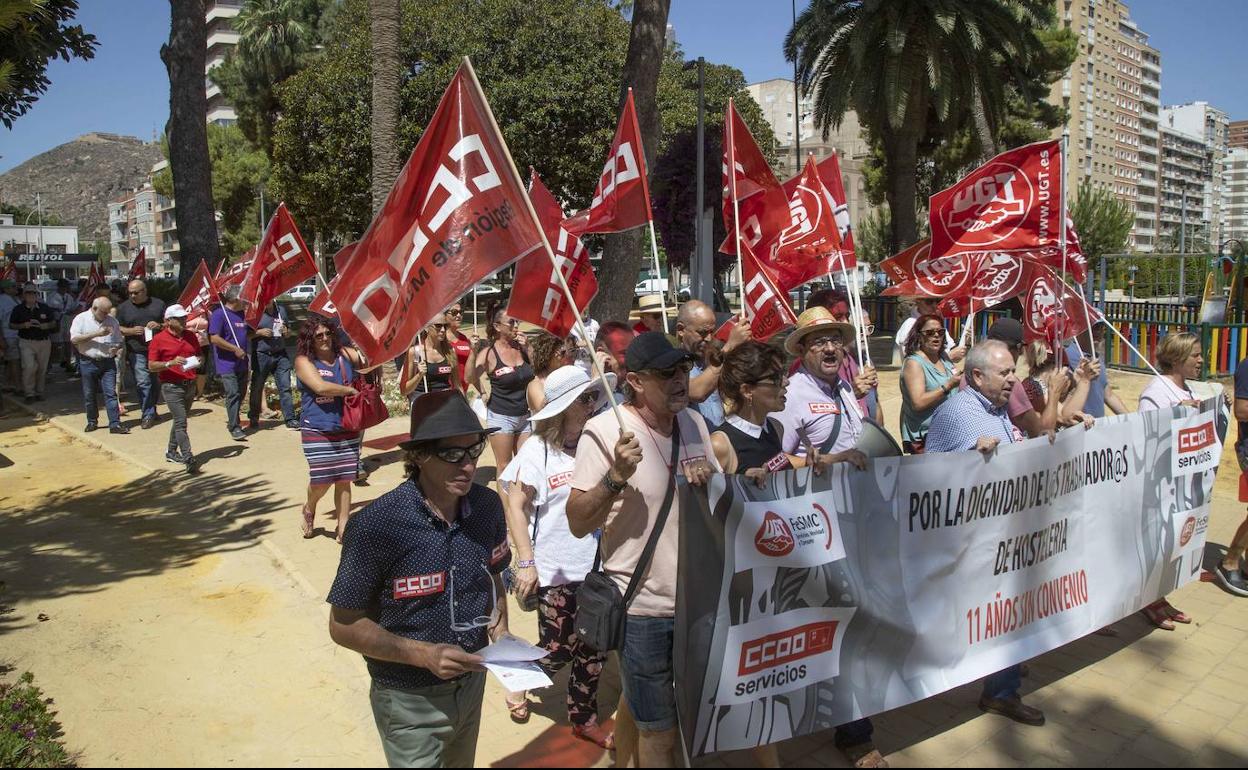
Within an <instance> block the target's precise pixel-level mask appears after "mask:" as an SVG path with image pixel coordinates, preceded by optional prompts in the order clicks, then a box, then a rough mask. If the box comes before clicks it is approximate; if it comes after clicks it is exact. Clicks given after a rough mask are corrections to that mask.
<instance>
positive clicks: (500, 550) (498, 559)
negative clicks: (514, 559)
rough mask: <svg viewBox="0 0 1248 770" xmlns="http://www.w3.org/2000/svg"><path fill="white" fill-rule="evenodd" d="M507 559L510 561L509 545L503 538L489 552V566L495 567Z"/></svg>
mask: <svg viewBox="0 0 1248 770" xmlns="http://www.w3.org/2000/svg"><path fill="white" fill-rule="evenodd" d="M509 561H511V546H509V545H507V541H506V540H504V541H503V542H501V543H499V544H498V545H497V546H495V548H494V550H493V551H492V552H490V566H491V567H497V566H498V565H499V564H503V563H506V562H509Z"/></svg>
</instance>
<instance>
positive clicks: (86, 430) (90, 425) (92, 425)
mask: <svg viewBox="0 0 1248 770" xmlns="http://www.w3.org/2000/svg"><path fill="white" fill-rule="evenodd" d="M99 429H100V426H98V425H96V424H95V423H93V422H89V423H87V427H85V428H83V429H82V432H83V433H90V432H91V431H93V430H99Z"/></svg>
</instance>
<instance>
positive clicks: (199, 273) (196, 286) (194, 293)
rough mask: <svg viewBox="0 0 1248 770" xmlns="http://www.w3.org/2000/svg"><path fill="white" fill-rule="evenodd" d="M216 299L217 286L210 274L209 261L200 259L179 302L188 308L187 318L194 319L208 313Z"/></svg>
mask: <svg viewBox="0 0 1248 770" xmlns="http://www.w3.org/2000/svg"><path fill="white" fill-rule="evenodd" d="M216 300H217V287H216V286H215V285H214V284H213V281H212V276H210V275H209V274H208V263H207V262H204V261H203V260H200V262H199V265H197V266H196V268H195V272H194V273H193V274H192V275H191V280H189V281H187V282H186V288H184V289H182V294H181V296H179V297H178V304H179V305H181V306H182V307H184V308H186V320H188V321H193V320H194V319H196V318H198V317H200V316H202V315H207V314H208V310H209V309H210V308H211V307H212V305H213V304H214V303H215V302H216Z"/></svg>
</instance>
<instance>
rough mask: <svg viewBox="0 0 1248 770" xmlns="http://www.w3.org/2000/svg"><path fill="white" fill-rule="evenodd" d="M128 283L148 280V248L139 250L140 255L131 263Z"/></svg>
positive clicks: (127, 278) (127, 276) (127, 275)
mask: <svg viewBox="0 0 1248 770" xmlns="http://www.w3.org/2000/svg"><path fill="white" fill-rule="evenodd" d="M126 280H127V281H136V280H137V281H146V280H147V247H146V246H144V247H142V248H140V249H139V253H138V254H136V255H135V257H134V261H133V262H131V263H130V272H128V273H127V274H126Z"/></svg>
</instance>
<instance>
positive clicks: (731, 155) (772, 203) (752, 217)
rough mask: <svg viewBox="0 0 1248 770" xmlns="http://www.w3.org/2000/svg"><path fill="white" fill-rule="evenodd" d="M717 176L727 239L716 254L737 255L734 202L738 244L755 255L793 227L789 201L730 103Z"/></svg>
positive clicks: (730, 102)
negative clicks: (737, 220) (719, 183)
mask: <svg viewBox="0 0 1248 770" xmlns="http://www.w3.org/2000/svg"><path fill="white" fill-rule="evenodd" d="M730 170H731V172H730ZM720 172H721V175H720V176H721V178H722V180H723V215H724V228H725V229H726V230H727V231H728V237H727V238H726V239H725V240H724V243H723V245H721V246H720V247H719V250H720V251H721V252H723V253H725V254H736V253H737V235H736V232H737V231H736V211H734V207H733V201H734V200H736V202H737V203H736V209H737V210H739V212H740V216H741V240H742V242H744V243H745V244H746V245H747V246H749V247H751V248H753V249H754V253H755V254H758V253H759V249H760V248H762V249H765V248H767V247H768V246H770V244H771V241H772V240H773V239H775V238H777V237H778V236H779V234H780V232H781V231H783V230H784V229H785V228H786V227H788V226H789V225H790V224H791V223H792V220H791V218H790V216H789V201H788V198H787V197H786V196H785V193H784V189H783V188H782V187H781V186H780V183H779V182H777V181H776V175H775V174H774V173H773V172H772V170H771V166H769V165H767V159H766V158H764V157H763V153H762V151H761V150H759V149H758V143H757V142H755V141H754V135H753V134H751V133H750V129H749V126H747V125H745V121H743V120H742V119H741V116H740V115H738V114H737V110H736V106H735V105H734V104H733V101H732V100H731V99H729V100H728V111H727V112H726V113H724V153H723V163H722V165H721V166H720Z"/></svg>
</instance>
